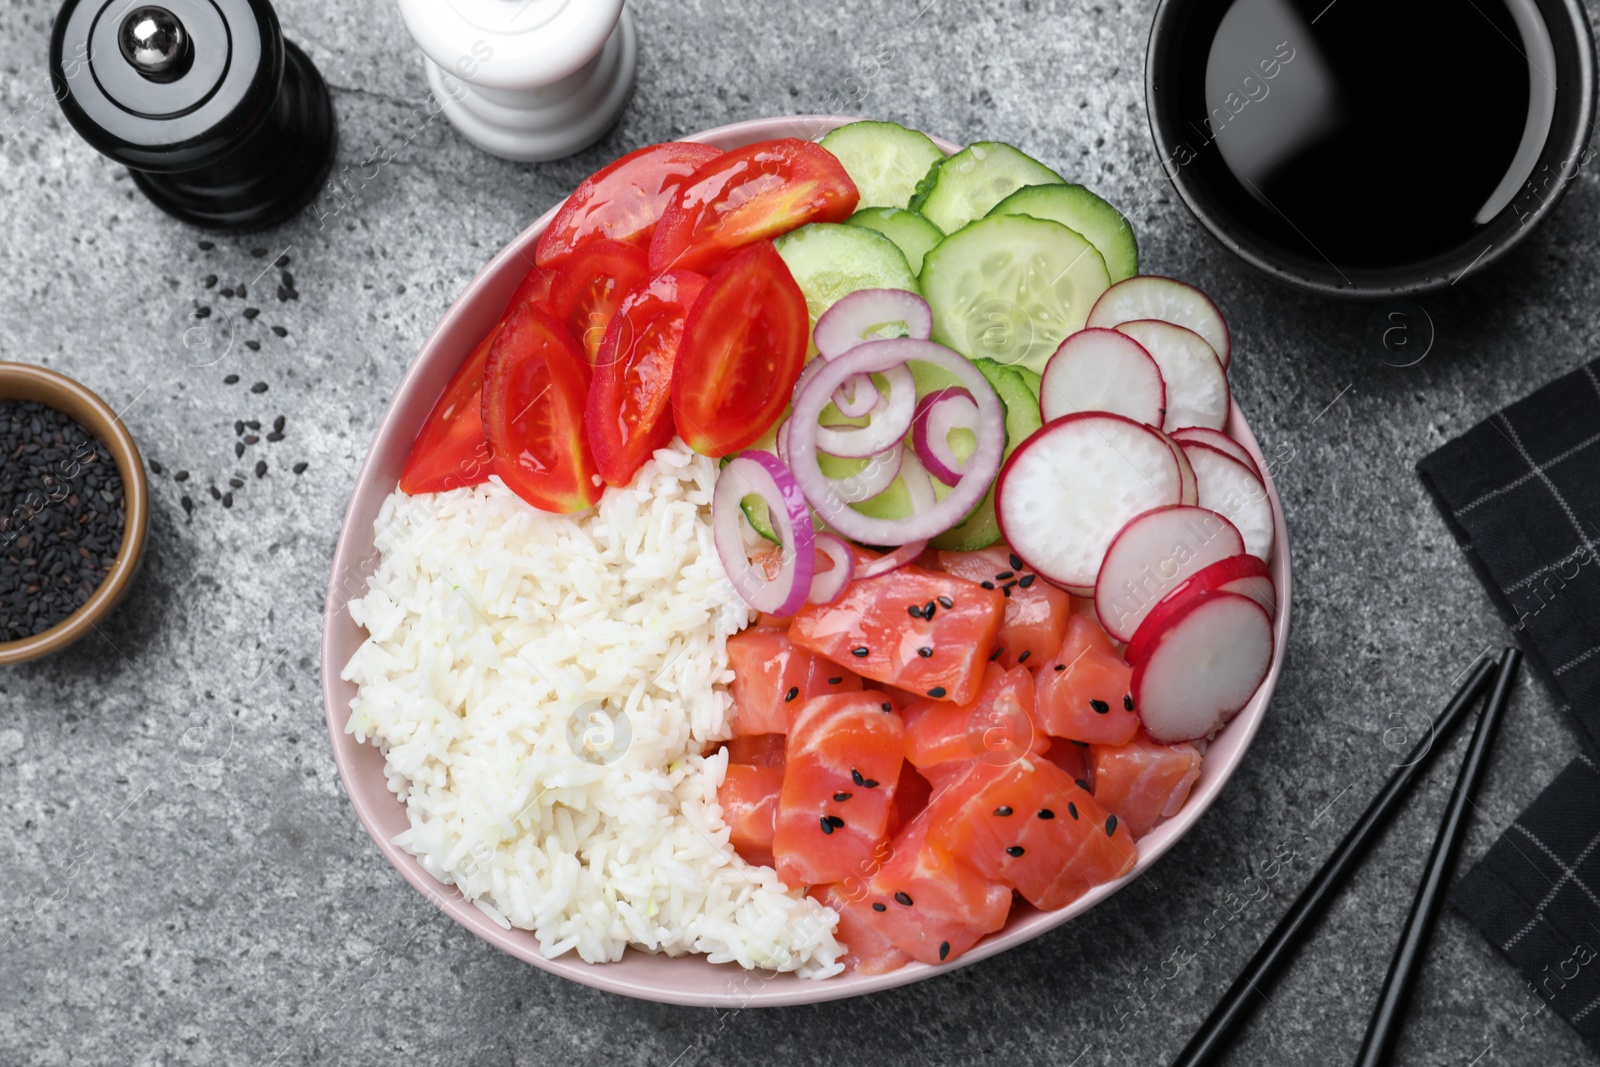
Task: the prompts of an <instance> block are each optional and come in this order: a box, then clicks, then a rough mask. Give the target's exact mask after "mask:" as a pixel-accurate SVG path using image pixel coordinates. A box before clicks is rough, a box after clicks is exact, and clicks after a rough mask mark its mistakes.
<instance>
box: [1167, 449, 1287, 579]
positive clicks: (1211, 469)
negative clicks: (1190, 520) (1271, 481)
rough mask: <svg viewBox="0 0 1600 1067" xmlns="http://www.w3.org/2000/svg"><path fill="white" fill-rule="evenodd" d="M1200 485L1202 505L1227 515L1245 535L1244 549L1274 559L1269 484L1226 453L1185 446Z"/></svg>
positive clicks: (1185, 451)
mask: <svg viewBox="0 0 1600 1067" xmlns="http://www.w3.org/2000/svg"><path fill="white" fill-rule="evenodd" d="M1183 451H1184V453H1185V454H1186V455H1188V457H1189V463H1190V465H1191V466H1193V467H1194V478H1195V481H1196V482H1197V483H1199V486H1200V506H1201V507H1203V508H1210V509H1211V510H1212V511H1215V512H1217V513H1218V514H1219V515H1226V516H1227V517H1228V518H1229V519H1230V520H1231V521H1232V522H1233V524H1234V525H1235V526H1237V527H1238V528H1239V533H1241V534H1242V535H1244V550H1245V551H1246V552H1248V553H1250V554H1251V555H1252V556H1259V557H1261V558H1262V559H1264V560H1265V559H1271V558H1272V541H1273V535H1274V532H1275V530H1274V527H1275V523H1274V522H1273V518H1272V501H1271V500H1269V499H1268V498H1267V487H1266V484H1265V483H1263V482H1262V481H1261V479H1260V478H1257V477H1256V476H1255V475H1254V474H1252V473H1251V472H1250V468H1249V467H1246V466H1245V465H1244V464H1243V463H1240V462H1239V461H1238V460H1236V459H1234V458H1233V457H1232V456H1230V455H1228V454H1227V453H1226V452H1223V451H1220V450H1219V449H1215V448H1212V447H1211V446H1210V445H1203V444H1200V443H1199V442H1198V441H1190V442H1189V443H1188V444H1186V445H1184V446H1183Z"/></svg>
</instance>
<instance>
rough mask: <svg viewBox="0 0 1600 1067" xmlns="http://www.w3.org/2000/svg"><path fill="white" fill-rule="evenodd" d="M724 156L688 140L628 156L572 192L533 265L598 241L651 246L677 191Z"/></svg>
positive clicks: (557, 262)
mask: <svg viewBox="0 0 1600 1067" xmlns="http://www.w3.org/2000/svg"><path fill="white" fill-rule="evenodd" d="M720 155H722V151H721V149H717V148H712V147H711V146H710V145H705V144H693V143H691V142H688V141H668V142H667V143H666V144H657V145H651V146H650V147H648V148H641V149H639V150H638V151H637V152H629V153H628V154H627V155H625V156H623V157H622V158H621V159H619V160H617V161H616V162H615V163H613V164H611V165H610V166H609V167H606V168H604V169H603V170H598V171H596V172H595V173H593V174H591V175H589V177H587V178H585V179H584V180H583V183H582V184H581V185H579V186H578V187H577V188H576V189H574V190H573V191H572V195H571V196H569V197H567V202H566V203H564V204H562V205H561V210H560V211H557V212H556V217H555V218H553V219H551V220H550V225H549V226H548V227H546V228H545V231H544V233H543V234H542V235H541V236H540V238H539V243H538V245H536V246H535V248H534V253H533V256H534V261H535V262H536V263H538V264H539V266H541V267H553V266H559V265H560V264H561V263H562V262H563V261H564V260H565V259H567V257H569V256H571V255H572V253H574V252H576V251H577V250H578V248H579V247H581V246H582V245H585V244H588V243H589V242H590V241H595V240H609V241H621V242H622V243H623V244H630V245H638V246H639V247H640V248H647V247H649V245H650V237H651V235H652V234H654V233H655V229H656V220H658V219H660V218H661V212H662V211H663V210H664V209H665V208H666V206H667V204H668V202H670V201H671V200H672V198H673V197H674V196H675V195H676V194H677V192H678V188H679V187H680V186H681V185H682V184H683V183H684V181H685V180H687V179H688V177H689V176H690V175H691V174H693V173H694V172H695V171H697V170H699V169H700V168H701V167H703V166H705V165H706V164H707V163H709V162H711V161H712V160H713V159H716V158H717V157H718V156H720Z"/></svg>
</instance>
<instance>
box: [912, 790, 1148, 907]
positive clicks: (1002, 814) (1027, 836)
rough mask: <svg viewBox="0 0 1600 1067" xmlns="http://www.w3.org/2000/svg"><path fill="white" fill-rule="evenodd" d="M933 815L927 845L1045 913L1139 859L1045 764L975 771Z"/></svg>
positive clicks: (1091, 802)
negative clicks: (1010, 889) (1014, 892)
mask: <svg viewBox="0 0 1600 1067" xmlns="http://www.w3.org/2000/svg"><path fill="white" fill-rule="evenodd" d="M958 797H959V804H956V803H955V801H956V800H957V798H958ZM952 807H954V810H952ZM934 808H938V809H939V811H940V813H941V815H942V817H941V818H939V819H938V820H937V821H934V822H933V823H932V824H931V827H930V829H929V832H928V840H929V841H930V842H931V843H932V844H935V845H937V846H939V847H941V848H945V849H948V850H949V851H950V852H951V853H952V854H953V855H955V856H958V857H960V859H961V860H962V861H964V862H966V863H968V864H970V865H971V866H972V868H973V869H974V870H976V871H978V872H979V873H980V874H982V875H984V876H985V877H988V878H992V879H994V880H995V881H997V882H999V883H1001V884H1002V885H1008V886H1011V887H1012V888H1013V889H1015V890H1016V891H1017V892H1019V893H1021V894H1022V895H1023V897H1024V898H1025V899H1026V900H1027V901H1028V903H1030V904H1032V905H1033V906H1034V907H1036V908H1042V909H1044V910H1047V911H1048V910H1052V909H1055V908H1061V907H1065V906H1066V905H1068V904H1070V903H1071V902H1072V901H1074V900H1076V899H1077V898H1078V897H1080V896H1082V895H1083V894H1084V893H1086V892H1088V891H1089V890H1090V889H1092V888H1093V887H1095V886H1097V885H1103V884H1104V883H1106V882H1110V881H1113V880H1115V879H1117V878H1120V877H1122V876H1123V875H1124V874H1127V873H1128V872H1129V871H1131V870H1132V869H1133V865H1134V863H1135V862H1136V861H1137V860H1138V857H1139V850H1138V848H1137V846H1135V845H1134V843H1133V834H1132V833H1131V832H1130V831H1129V830H1128V828H1127V827H1126V826H1124V825H1122V824H1121V822H1120V821H1119V820H1118V819H1117V817H1116V816H1115V815H1113V814H1112V813H1111V812H1108V811H1106V810H1105V808H1103V807H1101V806H1100V804H1099V803H1097V802H1096V801H1095V798H1094V797H1092V796H1090V795H1089V794H1088V793H1087V792H1085V791H1084V790H1083V788H1082V787H1080V786H1079V785H1078V784H1077V783H1076V782H1074V781H1073V780H1072V779H1071V778H1069V777H1067V773H1066V772H1065V771H1063V770H1062V769H1061V768H1060V767H1057V766H1056V765H1055V764H1054V763H1051V762H1050V761H1049V760H1018V761H1017V762H1015V763H1012V764H1010V765H1008V766H1006V767H1002V768H993V767H989V766H986V765H984V764H982V763H979V764H975V765H974V767H973V770H972V771H971V772H970V773H969V774H968V776H967V778H966V779H964V780H963V781H962V782H961V783H959V784H957V785H955V786H952V787H951V789H950V790H949V791H947V792H946V793H942V794H940V795H939V796H938V797H937V798H935V800H934V804H933V806H931V807H930V808H929V811H933V810H934Z"/></svg>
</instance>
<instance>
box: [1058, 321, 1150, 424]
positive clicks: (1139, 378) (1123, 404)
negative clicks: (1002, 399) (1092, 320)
mask: <svg viewBox="0 0 1600 1067" xmlns="http://www.w3.org/2000/svg"><path fill="white" fill-rule="evenodd" d="M1077 411H1109V412H1111V413H1112V414H1113V415H1123V416H1126V417H1127V418H1130V419H1132V420H1133V421H1134V422H1142V423H1145V424H1147V425H1149V426H1155V427H1158V428H1159V427H1160V426H1161V424H1162V422H1163V421H1164V420H1165V419H1166V415H1167V383H1166V382H1164V381H1162V379H1161V368H1159V367H1157V366H1156V361H1155V360H1154V359H1152V358H1151V357H1150V353H1148V352H1146V351H1145V350H1144V346H1143V345H1141V344H1140V343H1139V342H1138V341H1135V340H1134V339H1133V338H1132V337H1129V336H1128V335H1127V334H1122V333H1118V332H1117V331H1116V330H1079V331H1078V332H1077V333H1075V334H1072V335H1071V336H1070V337H1068V338H1067V339H1066V340H1065V341H1062V342H1061V347H1060V348H1058V349H1056V354H1055V355H1053V356H1051V357H1050V362H1048V363H1046V364H1045V366H1044V377H1043V378H1042V380H1041V381H1040V383H1039V413H1040V414H1041V415H1042V416H1043V417H1044V421H1045V422H1049V421H1050V420H1051V419H1059V418H1060V417H1061V416H1063V415H1071V414H1072V413H1074V412H1077Z"/></svg>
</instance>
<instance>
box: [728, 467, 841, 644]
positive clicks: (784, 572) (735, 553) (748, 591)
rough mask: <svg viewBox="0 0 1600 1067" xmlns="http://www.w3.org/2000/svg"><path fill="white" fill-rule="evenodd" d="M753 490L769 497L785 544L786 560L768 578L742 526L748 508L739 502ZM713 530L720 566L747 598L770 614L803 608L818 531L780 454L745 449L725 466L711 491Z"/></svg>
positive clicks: (773, 519) (771, 514) (774, 521)
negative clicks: (748, 545) (749, 552)
mask: <svg viewBox="0 0 1600 1067" xmlns="http://www.w3.org/2000/svg"><path fill="white" fill-rule="evenodd" d="M752 494H754V495H756V496H759V497H760V498H761V499H762V500H763V501H765V502H766V505H767V517H768V520H769V521H770V522H771V523H772V528H773V531H774V532H775V533H776V534H777V535H778V543H779V544H780V545H781V546H782V552H783V558H782V562H781V563H780V564H779V566H778V573H777V574H776V575H775V576H773V577H772V578H770V579H769V578H768V577H767V576H766V574H765V573H764V571H763V570H762V569H761V568H760V567H758V566H757V565H756V564H755V563H753V562H752V561H751V560H750V557H749V556H748V555H747V554H746V553H745V548H744V530H743V528H742V527H741V526H740V523H741V522H743V521H744V511H743V509H742V508H740V507H739V502H740V501H741V500H743V499H744V498H745V497H747V496H750V495H752ZM711 535H712V540H713V541H714V542H715V544H716V546H717V557H718V558H719V559H720V560H721V561H722V568H723V570H725V571H726V572H727V573H728V580H729V581H731V582H732V583H733V588H734V590H735V591H736V592H737V593H738V594H739V596H740V597H741V598H742V599H743V600H744V602H745V603H747V604H749V605H750V606H751V607H752V608H755V609H756V610H757V611H764V612H766V613H767V614H769V615H793V614H794V613H795V612H797V611H799V610H800V605H802V604H804V603H805V602H806V595H807V594H808V593H809V592H810V591H811V576H812V574H813V573H814V572H815V571H816V566H817V553H816V543H815V530H814V529H813V527H812V525H811V511H810V509H809V508H807V507H806V498H805V494H803V493H802V492H801V491H800V486H799V485H798V484H797V483H796V481H795V477H794V475H793V474H791V473H790V471H789V468H788V467H785V466H784V465H783V464H782V463H781V462H779V460H778V457H777V456H774V455H773V454H772V453H770V452H759V451H750V452H741V453H739V455H737V456H735V457H734V459H733V461H732V462H731V463H729V464H728V465H727V466H726V467H724V468H722V473H721V474H719V475H718V476H717V487H716V489H714V490H713V491H712V493H711Z"/></svg>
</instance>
